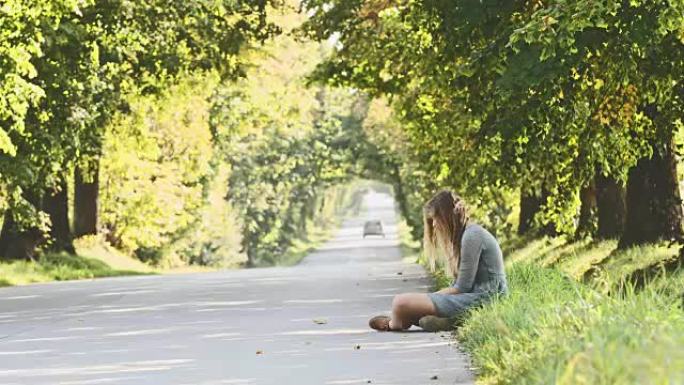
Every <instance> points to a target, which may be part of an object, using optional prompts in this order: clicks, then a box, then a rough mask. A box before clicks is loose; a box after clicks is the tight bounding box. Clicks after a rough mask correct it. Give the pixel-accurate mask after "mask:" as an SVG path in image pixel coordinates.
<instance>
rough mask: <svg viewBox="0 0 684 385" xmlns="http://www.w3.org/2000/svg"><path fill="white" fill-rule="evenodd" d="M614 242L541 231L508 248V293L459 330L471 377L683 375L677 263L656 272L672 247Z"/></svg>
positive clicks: (637, 378)
mask: <svg viewBox="0 0 684 385" xmlns="http://www.w3.org/2000/svg"><path fill="white" fill-rule="evenodd" d="M614 249H615V243H614V242H613V241H605V242H597V243H589V242H580V243H566V242H565V241H563V240H562V239H541V240H534V241H529V242H527V243H525V244H524V246H522V247H519V248H517V249H515V250H508V253H507V255H508V257H507V260H506V263H507V271H508V279H509V285H510V288H511V294H510V296H508V297H507V298H504V299H502V300H499V301H496V302H493V303H491V304H489V305H487V306H485V307H483V308H480V309H477V310H474V311H472V312H471V314H470V317H469V318H468V319H467V320H466V322H465V324H464V325H463V326H462V327H461V328H459V329H458V330H457V332H456V335H457V338H458V339H459V340H460V341H461V345H462V346H463V347H464V348H465V350H466V351H468V352H469V353H470V355H471V357H472V360H473V364H474V366H475V367H477V368H478V371H479V373H478V374H479V377H478V383H481V384H587V385H589V384H684V349H682V346H684V311H683V310H682V306H683V305H682V295H683V294H684V271H682V269H679V270H676V271H674V272H669V273H667V274H655V275H654V274H653V272H655V271H657V267H658V266H660V265H661V264H662V263H664V262H665V261H668V260H670V258H671V256H672V255H673V254H674V253H675V252H676V250H675V249H673V248H668V247H667V246H665V245H651V246H644V247H638V248H634V249H630V250H624V251H619V252H616V251H614ZM654 267H655V268H654ZM644 271H650V272H651V276H650V279H648V280H645V281H643V282H641V284H639V282H640V281H638V280H636V281H635V280H634V278H635V277H638V276H640V275H639V274H641V273H640V272H644ZM663 271H664V270H663ZM625 281H627V282H629V283H627V284H625Z"/></svg>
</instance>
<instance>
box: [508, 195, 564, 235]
mask: <svg viewBox="0 0 684 385" xmlns="http://www.w3.org/2000/svg"><path fill="white" fill-rule="evenodd" d="M548 196H549V192H548V190H547V189H545V188H542V192H541V196H539V195H536V194H530V193H526V192H521V193H520V219H519V221H518V235H525V234H535V235H540V236H543V235H548V236H551V237H553V236H556V235H558V232H557V231H556V225H555V224H554V223H547V224H545V225H544V226H542V227H538V226H537V225H536V224H535V221H534V219H535V217H536V216H537V214H538V213H539V212H541V210H542V206H543V205H544V203H546V198H547V197H548Z"/></svg>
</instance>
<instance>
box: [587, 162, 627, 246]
mask: <svg viewBox="0 0 684 385" xmlns="http://www.w3.org/2000/svg"><path fill="white" fill-rule="evenodd" d="M594 179H595V181H596V206H597V216H598V229H597V230H596V237H597V238H599V239H609V238H618V237H619V236H620V235H621V234H622V230H623V229H624V225H625V215H626V212H625V211H626V207H625V188H624V187H623V186H622V185H621V184H620V183H618V181H617V180H616V179H615V178H612V177H607V176H604V175H603V174H601V172H600V171H597V173H596V176H595V177H594Z"/></svg>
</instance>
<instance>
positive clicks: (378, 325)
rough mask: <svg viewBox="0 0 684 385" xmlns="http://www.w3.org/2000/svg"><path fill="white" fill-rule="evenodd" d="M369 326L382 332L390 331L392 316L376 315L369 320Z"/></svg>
mask: <svg viewBox="0 0 684 385" xmlns="http://www.w3.org/2000/svg"><path fill="white" fill-rule="evenodd" d="M368 326H370V327H371V328H373V329H375V330H378V331H381V332H388V331H390V317H388V316H386V315H378V316H375V317H373V318H371V319H370V320H369V321H368Z"/></svg>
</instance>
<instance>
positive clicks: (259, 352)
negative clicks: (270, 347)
mask: <svg viewBox="0 0 684 385" xmlns="http://www.w3.org/2000/svg"><path fill="white" fill-rule="evenodd" d="M256 354H264V351H263V350H257V351H256Z"/></svg>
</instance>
